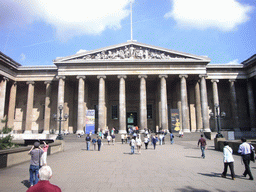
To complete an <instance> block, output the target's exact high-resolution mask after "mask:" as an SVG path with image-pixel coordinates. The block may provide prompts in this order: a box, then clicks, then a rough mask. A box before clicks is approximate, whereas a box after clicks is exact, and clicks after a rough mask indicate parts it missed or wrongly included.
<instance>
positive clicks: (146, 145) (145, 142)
mask: <svg viewBox="0 0 256 192" xmlns="http://www.w3.org/2000/svg"><path fill="white" fill-rule="evenodd" d="M148 142H149V139H148V136H147V135H146V137H144V144H145V149H148Z"/></svg>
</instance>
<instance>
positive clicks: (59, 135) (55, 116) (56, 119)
mask: <svg viewBox="0 0 256 192" xmlns="http://www.w3.org/2000/svg"><path fill="white" fill-rule="evenodd" d="M58 109H59V110H60V116H59V118H57V114H53V118H54V120H55V121H59V134H58V136H57V138H56V140H63V137H62V135H61V122H62V121H67V119H68V114H65V115H64V119H62V115H61V114H62V110H63V106H62V105H60V106H59V107H58Z"/></svg>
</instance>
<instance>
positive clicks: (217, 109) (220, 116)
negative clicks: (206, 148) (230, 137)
mask: <svg viewBox="0 0 256 192" xmlns="http://www.w3.org/2000/svg"><path fill="white" fill-rule="evenodd" d="M214 110H215V116H214V113H213V112H211V113H210V116H211V118H212V119H215V128H216V129H217V130H218V133H217V135H216V138H223V135H222V134H221V133H220V130H221V126H220V120H221V119H223V118H224V117H226V113H225V112H221V113H220V106H219V105H218V104H215V105H214Z"/></svg>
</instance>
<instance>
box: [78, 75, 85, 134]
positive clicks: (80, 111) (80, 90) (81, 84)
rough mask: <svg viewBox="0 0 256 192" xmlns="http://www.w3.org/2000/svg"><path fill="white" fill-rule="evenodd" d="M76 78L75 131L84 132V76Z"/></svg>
mask: <svg viewBox="0 0 256 192" xmlns="http://www.w3.org/2000/svg"><path fill="white" fill-rule="evenodd" d="M76 78H77V79H78V107H77V108H78V109H77V110H78V111H77V131H76V134H83V133H84V119H85V113H84V112H85V111H84V90H85V88H84V80H85V76H77V77H76Z"/></svg>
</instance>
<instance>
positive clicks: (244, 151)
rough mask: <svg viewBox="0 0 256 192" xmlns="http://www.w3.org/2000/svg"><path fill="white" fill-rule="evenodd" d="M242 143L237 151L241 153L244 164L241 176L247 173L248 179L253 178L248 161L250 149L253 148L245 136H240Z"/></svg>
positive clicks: (249, 159)
mask: <svg viewBox="0 0 256 192" xmlns="http://www.w3.org/2000/svg"><path fill="white" fill-rule="evenodd" d="M241 141H242V144H241V145H240V146H239V149H238V153H240V154H241V156H242V158H243V162H244V166H245V171H244V173H243V176H244V177H246V176H247V174H248V175H249V180H253V176H252V173H251V170H250V161H251V150H253V149H254V147H253V146H252V145H250V144H249V143H247V142H246V139H245V138H243V137H242V138H241Z"/></svg>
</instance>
